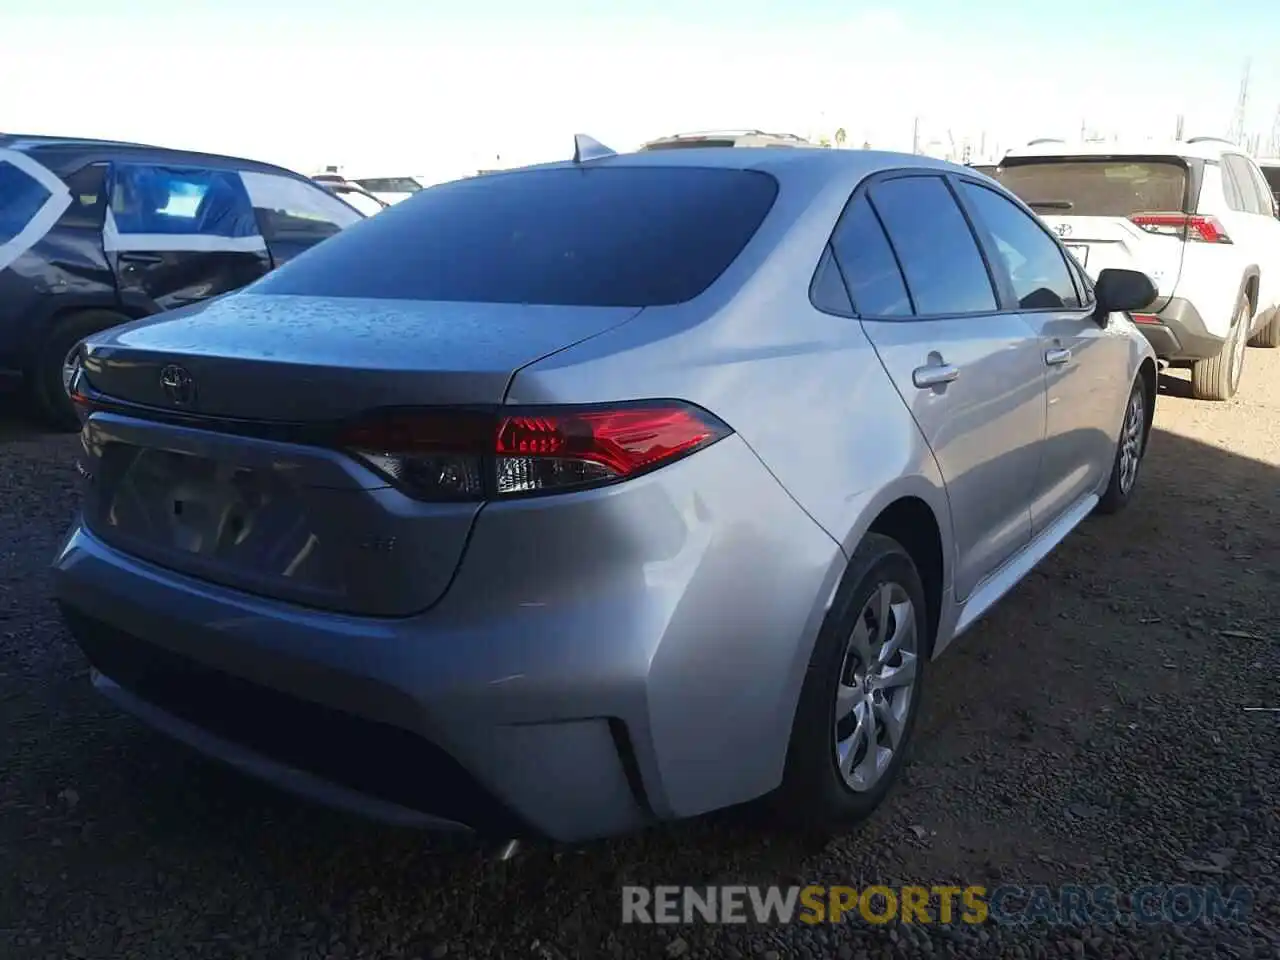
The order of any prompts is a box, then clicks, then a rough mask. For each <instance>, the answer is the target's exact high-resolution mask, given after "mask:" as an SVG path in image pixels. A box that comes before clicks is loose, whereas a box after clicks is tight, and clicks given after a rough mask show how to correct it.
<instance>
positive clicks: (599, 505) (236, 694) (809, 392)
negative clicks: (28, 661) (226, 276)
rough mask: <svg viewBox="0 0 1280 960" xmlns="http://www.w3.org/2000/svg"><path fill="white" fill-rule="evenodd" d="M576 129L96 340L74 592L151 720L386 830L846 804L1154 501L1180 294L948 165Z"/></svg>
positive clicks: (87, 380) (882, 784)
mask: <svg viewBox="0 0 1280 960" xmlns="http://www.w3.org/2000/svg"><path fill="white" fill-rule="evenodd" d="M581 146H582V148H583V149H581V150H580V151H579V153H578V155H577V156H576V157H575V159H574V160H573V161H571V162H564V163H556V164H550V165H546V166H540V167H532V168H526V169H520V170H512V171H503V172H499V173H495V174H492V175H489V176H486V177H479V178H473V179H467V180H462V181H459V182H456V183H450V184H445V185H441V186H437V187H432V188H429V189H426V190H423V191H421V192H420V193H418V194H416V195H415V196H413V197H412V198H411V199H409V200H407V201H405V202H404V203H402V204H398V205H396V206H394V207H392V208H390V209H388V210H386V211H384V212H383V213H380V214H379V215H378V216H377V217H374V218H371V219H369V220H366V221H364V222H361V223H359V224H356V225H355V226H353V227H352V228H350V229H349V230H347V231H344V232H343V233H341V234H339V235H337V236H335V237H333V238H332V239H329V240H326V241H325V242H324V243H322V244H320V245H318V246H316V247H315V248H314V249H313V250H311V251H309V252H308V253H306V254H304V255H302V256H300V257H298V258H297V259H295V260H294V261H292V262H290V263H288V264H286V265H285V266H283V267H282V268H281V269H279V270H277V271H275V272H274V273H272V274H271V275H269V276H267V277H265V278H263V279H262V280H260V281H259V282H257V283H255V284H253V285H252V286H250V287H248V288H246V289H244V290H243V291H241V292H238V293H234V294H232V295H230V296H227V297H224V298H221V299H219V300H217V301H215V302H212V303H208V304H203V305H199V306H195V307H191V308H187V309H184V310H179V311H176V312H173V313H169V314H165V315H162V316H159V317H155V318H151V319H148V320H144V321H139V322H137V323H134V324H131V325H126V326H124V327H120V328H116V329H114V330H111V331H107V332H104V333H102V334H98V335H96V336H94V337H92V338H90V340H89V341H88V342H87V343H86V344H85V346H84V349H83V354H82V357H81V361H80V363H79V364H78V365H77V368H76V375H75V382H74V383H73V384H72V390H73V396H74V399H75V401H76V403H77V404H78V405H79V408H80V410H81V412H82V416H83V420H84V426H83V433H82V439H83V446H84V454H83V457H82V459H81V463H80V471H81V473H82V475H83V477H84V484H85V499H84V504H83V510H82V512H81V514H80V515H79V516H78V518H77V519H76V521H75V523H74V525H73V526H72V528H71V530H70V532H69V533H68V535H67V537H66V540H65V542H64V543H63V545H62V546H61V548H60V549H59V551H58V554H57V557H56V559H55V561H54V567H55V570H54V574H55V589H56V594H57V598H58V600H59V602H60V604H61V606H62V609H63V611H64V614H65V616H66V619H67V621H68V623H69V624H70V626H71V629H72V631H73V633H74V634H75V636H76V638H77V640H78V642H79V644H80V645H81V647H82V648H83V650H84V651H85V653H86V655H87V657H88V660H89V661H90V663H91V664H92V666H93V668H94V669H93V673H92V677H93V682H94V684H95V685H96V686H97V688H98V689H99V690H100V691H101V692H102V693H103V694H105V695H106V696H108V697H110V698H111V699H112V700H114V701H115V702H116V704H118V705H119V706H120V707H121V708H123V709H125V710H127V711H130V712H132V713H134V714H136V715H137V716H139V717H140V718H142V719H143V720H145V721H146V722H148V723H151V724H153V725H155V726H157V727H159V728H161V729H162V730H164V731H166V732H168V733H169V734H171V735H172V736H174V737H177V738H179V739H181V740H183V741H186V742H187V743H188V744H190V745H192V746H194V747H195V748H197V749H199V750H201V751H204V752H205V753H207V754H210V755H212V756H215V757H218V758H220V759H222V760H224V761H226V762H228V763H231V764H233V765H235V766H237V767H239V768H241V769H242V770H245V771H247V772H249V773H251V774H253V775H254V776H258V777H262V778H265V779H267V780H270V781H272V782H274V783H276V784H278V785H280V786H282V787H284V788H287V789H289V790H292V791H295V792H297V793H300V794H303V795H306V796H309V797H312V798H314V799H318V800H321V801H323V802H326V803H331V804H336V805H339V806H343V807H346V808H348V809H351V810H355V811H360V812H363V813H365V814H368V815H372V816H376V817H381V818H383V819H387V820H392V821H396V822H400V823H411V824H421V825H423V826H427V827H433V828H448V829H470V830H475V831H485V832H489V833H496V834H498V835H499V836H502V837H516V836H521V835H525V834H535V835H542V836H548V837H551V838H555V839H559V840H579V839H584V838H589V837H597V836H603V835H608V834H614V833H619V832H624V831H629V830H633V829H637V828H640V827H642V826H644V825H646V824H650V823H654V822H657V821H664V820H672V819H676V818H681V817H689V816H692V815H696V814H701V813H703V812H706V811H710V810H714V809H717V808H722V807H726V806H729V805H734V804H739V803H742V802H744V801H751V800H755V799H758V798H764V799H766V800H767V802H769V803H770V804H772V807H773V809H775V810H776V811H777V812H779V813H780V814H782V815H783V816H785V817H787V818H790V819H792V820H795V821H798V822H802V823H804V824H806V825H808V826H811V827H812V826H815V825H817V826H827V827H832V828H836V827H839V826H840V825H843V824H846V823H850V822H853V821H856V820H857V819H858V818H860V817H862V816H865V815H866V814H867V813H868V812H869V811H871V810H872V809H873V808H874V807H875V806H876V805H877V804H878V803H879V802H880V801H881V799H882V798H883V797H884V796H885V794H886V791H887V790H888V789H889V787H890V785H891V784H892V783H893V781H894V779H895V776H896V775H897V774H898V772H899V771H900V769H901V766H902V763H903V760H904V756H905V751H906V748H907V746H908V744H909V742H910V740H911V738H912V734H913V729H914V726H915V721H916V717H917V714H918V712H919V709H920V704H921V702H922V699H923V698H924V697H926V696H927V695H928V689H929V684H930V683H931V682H934V678H935V676H936V677H938V678H939V679H938V680H937V682H940V683H945V682H946V680H945V671H946V666H945V660H944V661H943V662H941V663H937V664H936V665H935V661H937V659H938V657H939V656H940V655H941V654H943V653H944V652H945V650H946V649H947V648H948V647H949V646H950V645H951V643H952V641H953V640H955V639H956V637H958V636H959V635H960V634H962V633H963V632H964V631H965V630H966V629H967V628H968V627H969V626H970V625H972V624H973V623H974V622H975V621H976V620H977V619H978V618H979V617H980V616H982V615H983V614H984V613H985V612H986V611H987V610H989V609H990V608H991V606H992V605H993V604H994V603H996V601H997V600H998V599H999V598H1000V597H1001V596H1002V595H1003V594H1005V593H1006V592H1007V591H1008V590H1009V589H1010V588H1012V587H1013V586H1014V585H1015V584H1016V583H1017V582H1018V581H1019V580H1020V579H1021V578H1022V577H1024V576H1025V575H1026V574H1027V573H1028V571H1030V570H1031V568H1032V567H1033V566H1034V565H1035V564H1036V563H1037V562H1038V561H1040V560H1041V559H1042V558H1043V557H1044V556H1045V555H1046V554H1048V553H1049V552H1050V551H1051V550H1052V549H1053V548H1054V547H1055V546H1056V545H1057V544H1058V543H1059V542H1061V541H1062V540H1063V538H1064V537H1066V536H1067V535H1068V534H1069V533H1070V532H1071V531H1072V529H1073V528H1075V527H1076V525H1077V524H1079V523H1080V522H1081V521H1083V520H1084V519H1085V518H1086V517H1087V516H1088V515H1089V514H1091V513H1094V512H1104V513H1106V512H1112V511H1115V510H1118V509H1120V508H1121V507H1123V506H1124V505H1125V503H1126V502H1127V501H1128V500H1129V499H1130V497H1131V496H1133V494H1134V490H1135V485H1136V483H1137V479H1138V474H1139V466H1140V464H1141V460H1142V456H1143V452H1144V450H1145V448H1146V443H1147V437H1148V433H1149V430H1150V425H1151V418H1152V412H1153V407H1154V404H1155V400H1156V361H1155V358H1154V357H1153V355H1152V353H1151V349H1150V347H1149V346H1148V345H1147V342H1146V340H1145V339H1144V338H1143V337H1142V336H1141V335H1140V334H1139V333H1138V332H1137V330H1136V329H1135V327H1134V325H1133V324H1132V322H1131V321H1130V319H1129V318H1128V316H1126V311H1129V310H1140V309H1141V308H1142V307H1144V306H1145V305H1146V304H1147V303H1148V302H1149V301H1150V300H1151V298H1152V296H1153V295H1154V289H1153V287H1152V285H1151V282H1150V280H1149V279H1148V278H1147V277H1145V276H1144V275H1142V274H1137V273H1132V272H1129V271H1123V270H1109V271H1104V272H1103V273H1102V274H1101V275H1100V276H1099V277H1098V279H1097V282H1096V284H1095V283H1093V282H1091V281H1090V279H1089V278H1088V277H1087V276H1086V275H1085V273H1084V271H1082V270H1081V269H1080V267H1079V265H1078V264H1077V263H1076V262H1075V261H1074V260H1073V259H1072V258H1071V256H1070V255H1069V254H1068V253H1067V252H1066V251H1065V250H1064V248H1063V247H1062V245H1061V244H1060V243H1059V242H1058V239H1057V238H1056V237H1055V236H1054V235H1053V234H1052V233H1051V232H1049V231H1048V230H1046V229H1045V227H1044V225H1043V224H1042V223H1041V222H1040V221H1039V220H1038V219H1037V218H1036V217H1035V216H1034V215H1033V214H1032V212H1031V211H1030V210H1029V209H1028V208H1027V207H1026V206H1025V205H1024V204H1022V203H1021V202H1020V201H1019V200H1017V199H1016V198H1014V197H1013V196H1012V195H1010V194H1009V193H1008V192H1007V191H1006V190H1004V189H1003V188H1001V187H1000V186H999V185H998V184H996V183H995V182H993V181H992V180H990V179H988V178H987V177H985V176H983V175H982V174H980V173H977V172H976V171H974V170H972V169H969V168H965V167H961V166H956V165H952V164H948V163H944V162H940V161H936V160H932V159H929V158H925V157H918V156H907V155H898V154H891V153H877V152H872V151H844V150H821V149H806V148H796V149H793V150H776V151H775V150H734V149H710V148H708V149H702V150H686V151H658V152H645V153H636V154H631V155H615V154H612V153H611V152H609V151H607V150H604V149H602V148H599V145H598V144H594V142H590V141H586V140H584V141H582V143H581ZM935 670H936V671H937V672H936V674H935Z"/></svg>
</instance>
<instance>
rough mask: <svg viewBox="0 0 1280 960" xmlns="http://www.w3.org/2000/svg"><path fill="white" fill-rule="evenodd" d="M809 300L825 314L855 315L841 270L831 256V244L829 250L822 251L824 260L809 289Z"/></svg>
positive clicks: (828, 245)
mask: <svg viewBox="0 0 1280 960" xmlns="http://www.w3.org/2000/svg"><path fill="white" fill-rule="evenodd" d="M809 299H810V301H812V303H813V305H814V306H815V307H817V308H818V309H819V310H822V311H823V312H825V313H834V314H837V315H839V316H842V317H847V316H849V315H850V314H852V313H853V304H852V303H850V302H849V291H848V290H847V289H845V285H844V279H843V278H842V277H841V276H840V268H839V267H838V266H836V261H835V258H834V257H833V256H832V254H831V244H827V248H826V249H825V250H823V251H822V259H821V260H819V261H818V269H817V271H816V272H815V273H814V275H813V283H812V285H811V286H810V287H809Z"/></svg>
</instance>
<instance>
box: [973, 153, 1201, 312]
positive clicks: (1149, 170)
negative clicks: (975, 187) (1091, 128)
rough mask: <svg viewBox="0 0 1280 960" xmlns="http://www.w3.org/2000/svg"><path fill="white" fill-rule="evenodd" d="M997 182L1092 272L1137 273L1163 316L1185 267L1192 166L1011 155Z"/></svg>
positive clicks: (1165, 160)
mask: <svg viewBox="0 0 1280 960" xmlns="http://www.w3.org/2000/svg"><path fill="white" fill-rule="evenodd" d="M996 179H997V180H999V181H1000V183H1001V184H1002V185H1003V186H1004V187H1005V188H1006V189H1008V190H1009V191H1010V192H1012V193H1013V194H1014V195H1015V196H1017V197H1018V198H1019V199H1020V200H1022V202H1023V203H1025V204H1027V205H1028V206H1029V207H1031V209H1032V210H1034V211H1035V212H1036V214H1038V215H1039V216H1040V218H1041V219H1042V220H1044V222H1045V223H1047V224H1048V225H1049V228H1050V229H1051V230H1053V231H1054V233H1056V234H1057V235H1058V236H1059V237H1061V238H1062V242H1063V244H1064V245H1065V246H1066V248H1067V250H1068V252H1070V253H1071V255H1072V256H1074V257H1075V258H1076V260H1077V261H1078V262H1079V263H1080V265H1081V266H1082V267H1084V268H1085V270H1086V271H1088V273H1089V276H1091V277H1093V278H1094V279H1097V277H1098V274H1100V273H1101V272H1102V271H1103V270H1105V269H1107V268H1108V267H1121V268H1125V269H1129V270H1140V271H1142V272H1143V273H1145V274H1146V275H1147V276H1149V277H1150V278H1151V279H1152V281H1153V282H1154V283H1155V285H1156V290H1157V293H1158V296H1157V299H1156V300H1155V302H1154V303H1153V304H1152V306H1151V307H1150V310H1151V312H1153V313H1158V312H1159V311H1160V310H1162V309H1164V307H1165V305H1166V304H1167V303H1168V302H1169V298H1170V297H1172V296H1174V292H1175V290H1176V289H1177V284H1178V278H1179V275H1180V274H1181V271H1182V257H1183V252H1184V249H1185V244H1184V242H1183V234H1184V230H1185V226H1184V225H1183V224H1182V222H1181V219H1182V218H1183V215H1185V214H1186V213H1188V212H1190V207H1189V206H1188V204H1189V202H1190V200H1191V190H1190V184H1191V171H1190V168H1189V167H1188V165H1187V163H1186V161H1185V160H1182V159H1180V158H1178V157H1168V156H1072V157H1007V158H1005V160H1004V162H1003V163H1002V164H1001V165H1000V169H999V170H998V172H997V176H996Z"/></svg>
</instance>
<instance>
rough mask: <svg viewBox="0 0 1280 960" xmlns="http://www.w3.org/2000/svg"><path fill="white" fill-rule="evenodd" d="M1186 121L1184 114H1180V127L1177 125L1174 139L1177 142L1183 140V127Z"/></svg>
mask: <svg viewBox="0 0 1280 960" xmlns="http://www.w3.org/2000/svg"><path fill="white" fill-rule="evenodd" d="M1185 119H1186V118H1185V117H1184V116H1183V115H1182V114H1178V125H1177V127H1176V129H1175V131H1174V134H1173V139H1175V140H1181V139H1182V126H1183V121H1184V120H1185Z"/></svg>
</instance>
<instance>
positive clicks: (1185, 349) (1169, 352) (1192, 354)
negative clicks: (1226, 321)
mask: <svg viewBox="0 0 1280 960" xmlns="http://www.w3.org/2000/svg"><path fill="white" fill-rule="evenodd" d="M1149 316H1153V317H1154V322H1139V323H1138V324H1137V327H1138V329H1139V330H1141V331H1142V333H1143V335H1144V336H1145V337H1146V338H1147V341H1148V342H1149V343H1150V344H1151V347H1152V349H1153V350H1155V352H1156V356H1157V357H1159V358H1160V359H1161V360H1174V361H1177V360H1204V359H1206V358H1208V357H1216V356H1217V355H1218V354H1219V353H1221V352H1222V344H1223V339H1222V338H1221V337H1219V336H1216V335H1215V334H1212V333H1210V332H1209V331H1208V329H1207V328H1206V327H1205V324H1204V320H1203V318H1201V316H1200V312H1199V311H1198V310H1196V308H1195V306H1194V305H1193V304H1192V303H1191V301H1189V300H1183V299H1181V298H1180V297H1172V298H1171V299H1170V300H1169V302H1168V304H1166V305H1165V308H1164V309H1163V310H1161V311H1160V312H1159V313H1158V314H1154V315H1149Z"/></svg>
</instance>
